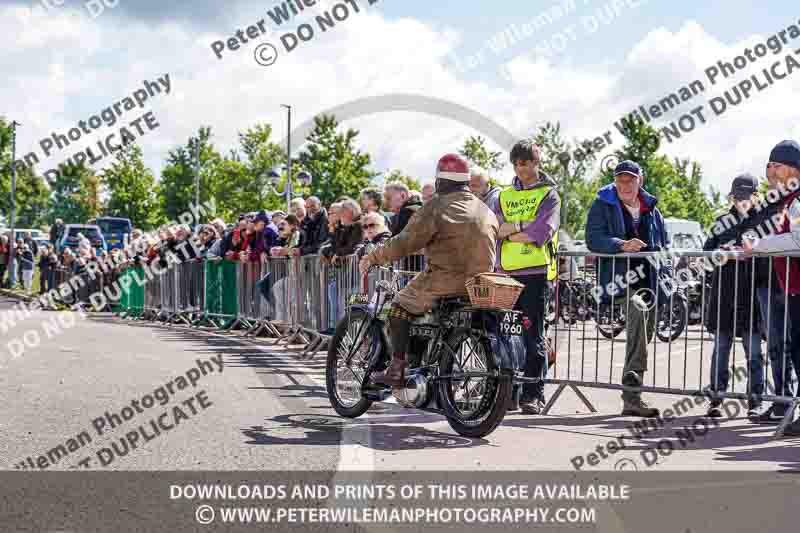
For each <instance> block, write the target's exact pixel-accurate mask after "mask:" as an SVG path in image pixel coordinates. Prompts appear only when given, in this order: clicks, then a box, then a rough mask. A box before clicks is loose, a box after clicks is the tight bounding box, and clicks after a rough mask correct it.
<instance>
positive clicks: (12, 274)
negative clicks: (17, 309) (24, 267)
mask: <svg viewBox="0 0 800 533" xmlns="http://www.w3.org/2000/svg"><path fill="white" fill-rule="evenodd" d="M16 284H17V260H16V259H12V260H11V264H9V265H8V286H9V287H10V288H12V289H13V288H14V286H15V285H16Z"/></svg>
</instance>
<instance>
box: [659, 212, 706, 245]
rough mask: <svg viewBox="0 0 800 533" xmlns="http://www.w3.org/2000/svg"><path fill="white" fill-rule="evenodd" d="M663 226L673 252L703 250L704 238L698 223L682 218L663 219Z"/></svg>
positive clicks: (701, 227)
mask: <svg viewBox="0 0 800 533" xmlns="http://www.w3.org/2000/svg"><path fill="white" fill-rule="evenodd" d="M664 225H665V226H666V229H667V235H668V236H669V240H670V242H671V243H672V246H671V248H672V249H673V250H702V249H703V243H704V242H705V240H706V236H705V234H704V233H703V226H701V225H700V223H699V222H696V221H694V220H685V219H682V218H665V219H664Z"/></svg>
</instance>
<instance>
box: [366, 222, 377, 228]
mask: <svg viewBox="0 0 800 533" xmlns="http://www.w3.org/2000/svg"><path fill="white" fill-rule="evenodd" d="M379 227H380V225H379V224H375V223H373V224H365V225H364V229H372V228H376V229H377V228H379Z"/></svg>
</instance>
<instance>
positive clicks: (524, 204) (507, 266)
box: [500, 187, 558, 281]
mask: <svg viewBox="0 0 800 533" xmlns="http://www.w3.org/2000/svg"><path fill="white" fill-rule="evenodd" d="M551 190H552V187H536V188H535V189H528V190H522V191H518V190H516V189H514V187H509V188H507V189H505V190H504V191H503V192H501V193H500V209H501V210H502V211H503V217H504V218H505V220H506V222H512V223H516V222H523V223H525V222H531V221H533V220H535V219H536V213H538V212H539V207H540V206H541V205H542V201H543V200H544V199H545V197H546V196H547V195H548V193H550V191H551ZM557 246H558V233H556V235H554V236H553V240H552V241H550V242H548V243H545V245H544V246H536V245H535V244H533V243H530V242H512V241H510V240H508V239H506V240H504V241H503V244H502V246H501V248H500V266H501V267H502V268H503V270H505V271H508V272H513V271H514V270H522V269H525V268H539V267H547V279H548V280H551V281H552V280H554V279H556V276H557V275H558V261H557V259H556V249H557Z"/></svg>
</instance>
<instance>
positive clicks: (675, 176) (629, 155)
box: [603, 121, 724, 227]
mask: <svg viewBox="0 0 800 533" xmlns="http://www.w3.org/2000/svg"><path fill="white" fill-rule="evenodd" d="M623 135H624V137H625V139H626V143H625V145H624V146H623V147H622V148H621V149H620V150H618V151H617V152H615V155H616V156H617V157H618V158H619V159H620V160H625V159H630V160H632V161H636V162H637V163H639V165H641V167H642V170H643V171H644V176H645V180H644V188H645V190H646V191H647V192H649V193H650V194H652V195H653V196H655V197H656V198H658V208H659V210H660V211H661V213H662V214H663V215H664V217H672V218H683V219H688V220H695V221H697V222H700V224H701V225H702V226H703V227H708V226H710V225H711V224H712V223H713V222H714V219H715V214H716V213H717V211H719V209H720V208H722V207H724V205H723V200H722V199H721V195H720V193H719V192H718V191H716V190H715V189H714V188H711V189H710V190H709V191H704V190H703V187H702V179H703V171H702V169H701V167H700V164H699V163H697V162H692V161H690V160H689V159H678V158H676V159H675V160H674V161H670V159H669V158H668V157H667V156H665V155H659V154H658V153H657V152H658V149H659V148H660V146H661V140H660V137H659V135H658V130H656V129H655V128H653V127H652V126H650V125H649V124H646V123H644V122H642V121H635V122H628V121H626V122H625V125H624V127H623ZM612 170H613V169H607V170H606V171H605V172H604V176H603V178H604V179H603V181H604V183H611V182H612V181H613V179H614V178H613V176H612V172H611V171H612Z"/></svg>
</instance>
